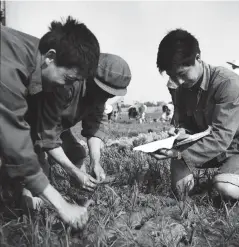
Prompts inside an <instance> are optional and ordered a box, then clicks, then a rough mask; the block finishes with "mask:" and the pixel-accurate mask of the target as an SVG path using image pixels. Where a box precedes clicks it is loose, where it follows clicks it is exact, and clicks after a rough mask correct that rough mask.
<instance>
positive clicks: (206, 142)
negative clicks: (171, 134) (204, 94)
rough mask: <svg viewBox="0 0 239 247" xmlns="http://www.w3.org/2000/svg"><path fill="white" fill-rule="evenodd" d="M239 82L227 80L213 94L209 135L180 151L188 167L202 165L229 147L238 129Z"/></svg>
mask: <svg viewBox="0 0 239 247" xmlns="http://www.w3.org/2000/svg"><path fill="white" fill-rule="evenodd" d="M238 85H239V82H238V81H235V80H228V81H224V83H221V84H220V85H219V86H218V88H217V90H216V92H215V96H214V99H215V102H216V103H215V108H214V112H213V116H212V131H211V134H210V135H208V136H206V137H204V138H202V139H200V140H199V141H197V142H196V143H194V144H192V145H190V146H189V147H186V148H185V150H181V151H182V157H183V159H184V161H185V162H186V163H187V165H188V166H189V167H190V166H191V167H192V166H196V167H201V166H202V164H204V163H206V162H207V161H209V160H211V159H213V158H214V157H217V156H218V155H219V154H221V153H222V152H225V151H226V150H227V149H228V148H229V146H230V145H231V143H232V141H233V138H234V136H235V133H236V131H237V130H238V127H239V86H238Z"/></svg>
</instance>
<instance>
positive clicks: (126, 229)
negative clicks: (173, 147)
mask: <svg viewBox="0 0 239 247" xmlns="http://www.w3.org/2000/svg"><path fill="white" fill-rule="evenodd" d="M169 127H170V126H169V124H162V123H156V122H155V123H143V124H138V123H136V122H135V121H134V120H132V121H129V120H128V119H127V116H123V118H122V119H120V120H119V121H118V122H113V123H111V124H110V126H109V130H108V134H109V135H108V140H107V142H106V144H105V146H104V147H103V149H102V157H101V164H102V166H103V167H104V169H105V170H106V172H107V183H105V184H102V185H99V186H98V188H97V189H96V191H95V192H94V193H93V194H90V193H86V192H83V191H82V190H81V189H80V188H79V187H77V185H76V184H74V182H73V181H72V180H71V179H70V177H69V176H68V175H67V174H66V173H64V171H62V172H61V173H59V172H58V171H59V170H58V168H57V166H58V165H57V164H55V165H53V166H52V168H51V169H52V173H53V174H54V175H53V178H52V183H53V185H54V186H55V187H56V188H57V189H58V190H59V191H60V192H61V193H62V194H63V195H64V196H65V197H66V198H67V199H68V200H69V201H71V202H76V203H79V204H83V203H84V202H85V201H86V200H89V199H91V200H92V201H93V205H92V206H91V207H90V208H89V214H90V219H89V222H88V224H87V226H86V227H85V229H84V230H83V231H73V230H72V229H70V228H68V227H67V226H66V225H64V224H63V223H62V222H60V221H59V219H58V218H57V217H56V216H55V213H54V212H53V211H52V209H51V208H48V207H46V208H44V210H42V211H41V212H40V213H34V214H32V213H31V214H30V215H31V217H30V218H29V215H28V216H26V215H27V214H26V213H25V214H22V210H17V209H16V200H15V199H16V198H14V196H13V194H11V195H10V199H9V200H8V202H7V203H6V202H5V203H4V204H3V203H2V204H1V205H2V206H1V207H0V210H1V211H0V224H1V229H0V243H1V244H0V246H34V247H35V246H44V247H46V246H64V247H65V246H84V247H87V246H88V247H94V246H97V247H106V246H111V247H123V246H129V247H134V246H142V247H143V246H144V247H147V246H149V247H151V246H152V247H153V246H155V247H160V246H162V247H167V246H169V247H171V246H172V247H176V246H179V247H183V246H203V247H204V246H212V247H219V246H221V247H222V246H228V247H229V246H230V247H233V246H234V247H236V246H239V232H238V230H239V228H238V226H239V217H238V213H239V207H238V204H237V202H235V201H233V202H232V201H223V200H222V199H221V198H220V196H219V195H218V194H217V193H216V192H215V191H214V190H213V189H212V187H211V185H210V182H211V178H212V176H213V174H214V172H216V171H214V170H207V171H202V172H201V173H200V174H199V172H198V171H196V170H195V174H194V175H195V184H196V186H195V189H194V190H193V192H192V193H191V195H190V196H189V197H188V198H186V199H185V200H184V201H182V202H179V201H178V200H177V199H176V197H175V196H174V194H173V193H172V191H171V188H170V169H169V164H170V160H164V161H160V162H159V161H157V160H155V159H154V158H153V157H151V156H149V155H146V154H143V153H140V152H135V151H133V150H132V148H133V147H134V146H137V145H139V144H142V143H146V142H149V141H153V140H158V139H161V138H165V137H167V133H166V131H167V129H168V128H169ZM149 129H150V130H152V131H153V132H151V131H150V132H151V133H148V132H149ZM73 131H74V133H75V134H76V136H77V137H78V138H79V140H80V141H81V142H82V143H83V144H84V138H82V137H81V135H80V131H81V126H80V125H78V126H76V127H75V128H74V129H73ZM86 164H87V170H88V172H89V173H91V172H92V171H91V167H89V158H87V159H86ZM8 186H9V185H8ZM10 187H11V189H12V190H16V187H14V186H13V184H12V185H11V186H10ZM9 191H10V190H9ZM11 196H12V197H11ZM2 197H4V195H2Z"/></svg>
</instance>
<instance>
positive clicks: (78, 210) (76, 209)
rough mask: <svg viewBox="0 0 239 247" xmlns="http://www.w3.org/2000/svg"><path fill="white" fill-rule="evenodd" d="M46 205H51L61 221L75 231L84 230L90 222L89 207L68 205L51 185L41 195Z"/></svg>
mask: <svg viewBox="0 0 239 247" xmlns="http://www.w3.org/2000/svg"><path fill="white" fill-rule="evenodd" d="M39 197H40V198H41V199H43V200H44V201H45V202H46V203H48V204H51V205H52V206H53V207H54V208H55V209H56V211H57V212H58V214H59V216H60V217H61V219H62V220H63V221H64V222H65V223H67V224H69V225H70V226H71V227H73V228H75V229H82V228H83V227H84V226H85V224H86V223H87V221H88V212H87V207H88V206H89V204H88V205H85V206H84V207H81V206H78V205H76V204H70V203H68V202H67V201H66V200H65V199H64V198H63V197H62V196H61V194H60V193H59V192H58V191H57V190H56V189H55V188H54V187H53V186H52V185H50V184H48V185H47V187H46V188H45V189H44V191H43V192H42V194H40V195H39Z"/></svg>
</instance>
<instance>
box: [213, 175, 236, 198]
mask: <svg viewBox="0 0 239 247" xmlns="http://www.w3.org/2000/svg"><path fill="white" fill-rule="evenodd" d="M213 185H214V187H215V189H216V190H217V191H218V192H219V193H220V194H221V195H222V196H225V197H230V198H233V199H236V200H238V199H239V175H238V174H231V173H222V174H218V175H216V176H215V177H214V178H213Z"/></svg>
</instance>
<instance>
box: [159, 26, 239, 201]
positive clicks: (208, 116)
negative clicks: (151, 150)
mask: <svg viewBox="0 0 239 247" xmlns="http://www.w3.org/2000/svg"><path fill="white" fill-rule="evenodd" d="M157 67H158V69H159V72H160V73H162V72H163V71H166V73H167V74H168V75H169V76H170V78H171V79H172V80H173V81H174V82H175V83H176V84H177V88H175V89H174V90H175V91H174V99H173V101H174V102H173V103H174V106H175V112H176V114H177V120H176V121H177V123H176V124H177V125H178V126H177V127H179V128H183V129H186V130H188V131H189V132H191V133H197V132H201V131H204V130H206V129H207V128H208V126H211V133H210V135H208V136H205V137H203V138H202V139H200V140H198V141H195V142H194V143H191V144H188V145H187V146H182V147H181V148H180V149H178V150H175V149H171V150H163V151H162V154H164V155H165V156H167V157H171V158H172V162H171V182H172V188H173V190H174V191H175V192H176V193H177V194H178V195H182V194H183V193H184V191H185V190H186V186H187V187H188V189H189V190H191V189H192V188H193V186H194V179H193V174H192V170H193V169H194V168H198V169H206V168H213V167H220V169H219V174H217V175H216V176H215V177H214V179H213V185H214V186H215V188H216V189H217V190H218V191H219V193H220V194H221V195H222V196H226V197H229V198H234V199H239V76H238V75H237V74H235V73H234V72H232V71H230V70H228V69H226V68H223V67H215V66H211V65H209V64H207V63H206V62H204V61H203V60H202V59H201V52H200V48H199V44H198V41H197V39H196V38H195V37H194V36H193V35H191V34H190V33H189V32H187V31H185V30H181V29H176V30H173V31H171V32H169V33H168V34H167V35H166V36H165V37H164V38H163V40H162V41H161V43H160V44H159V48H158V55H157Z"/></svg>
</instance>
